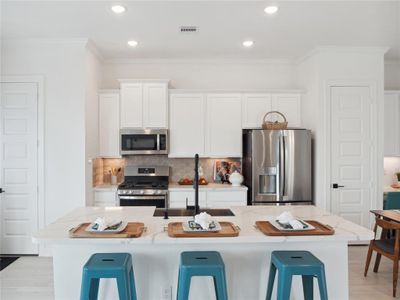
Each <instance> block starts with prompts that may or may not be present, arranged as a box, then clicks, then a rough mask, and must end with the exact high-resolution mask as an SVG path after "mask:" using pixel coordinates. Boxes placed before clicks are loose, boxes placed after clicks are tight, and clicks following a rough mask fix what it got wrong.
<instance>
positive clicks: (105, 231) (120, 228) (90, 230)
mask: <svg viewBox="0 0 400 300" xmlns="http://www.w3.org/2000/svg"><path fill="white" fill-rule="evenodd" d="M94 224H95V223H94V222H93V223H90V225H89V226H88V227H86V229H85V231H86V232H96V233H106V234H107V233H119V232H121V231H123V230H124V229H125V228H126V226H127V225H128V222H126V221H122V223H121V225H119V227H118V228H117V229H112V230H110V229H106V230H103V231H99V230H95V229H93V228H92V227H93V225H94Z"/></svg>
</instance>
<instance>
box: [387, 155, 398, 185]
mask: <svg viewBox="0 0 400 300" xmlns="http://www.w3.org/2000/svg"><path fill="white" fill-rule="evenodd" d="M383 168H384V172H385V175H384V185H385V186H388V185H391V184H392V183H395V182H397V177H396V173H398V172H400V157H385V158H384V160H383Z"/></svg>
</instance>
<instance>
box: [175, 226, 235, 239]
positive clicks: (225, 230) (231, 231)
mask: <svg viewBox="0 0 400 300" xmlns="http://www.w3.org/2000/svg"><path fill="white" fill-rule="evenodd" d="M219 225H221V230H220V231H217V232H185V231H183V227H182V222H172V223H169V224H168V236H170V237H175V238H212V237H235V236H238V235H239V228H238V227H237V226H235V225H234V224H233V223H231V222H219Z"/></svg>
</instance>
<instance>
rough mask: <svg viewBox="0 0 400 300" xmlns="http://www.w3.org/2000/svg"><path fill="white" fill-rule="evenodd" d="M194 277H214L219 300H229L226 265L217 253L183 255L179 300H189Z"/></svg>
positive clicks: (203, 252)
mask: <svg viewBox="0 0 400 300" xmlns="http://www.w3.org/2000/svg"><path fill="white" fill-rule="evenodd" d="M192 276H212V277H213V279H214V288H215V294H216V296H217V300H227V299H228V292H227V287H226V278H225V265H224V261H223V260H222V257H221V254H219V253H218V252H216V251H188V252H182V253H181V264H180V266H179V278H178V291H177V297H176V298H177V300H187V299H188V298H189V290H190V280H191V278H192Z"/></svg>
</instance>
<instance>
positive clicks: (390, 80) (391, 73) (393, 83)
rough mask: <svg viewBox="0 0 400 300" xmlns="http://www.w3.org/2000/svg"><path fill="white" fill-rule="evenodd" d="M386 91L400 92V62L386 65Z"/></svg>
mask: <svg viewBox="0 0 400 300" xmlns="http://www.w3.org/2000/svg"><path fill="white" fill-rule="evenodd" d="M385 90H400V61H398V62H387V63H385Z"/></svg>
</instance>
